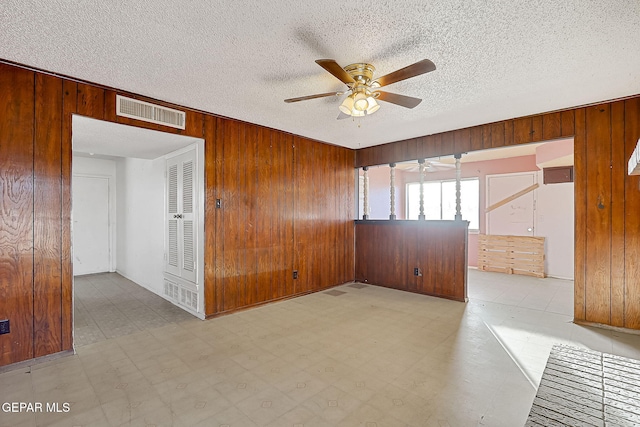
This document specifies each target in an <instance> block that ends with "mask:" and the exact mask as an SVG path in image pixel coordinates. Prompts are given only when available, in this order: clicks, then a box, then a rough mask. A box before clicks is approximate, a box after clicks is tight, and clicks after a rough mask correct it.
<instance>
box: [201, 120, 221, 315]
mask: <svg viewBox="0 0 640 427" xmlns="http://www.w3.org/2000/svg"><path fill="white" fill-rule="evenodd" d="M204 138H205V145H204V197H205V199H204V217H205V226H204V233H205V234H204V307H205V315H207V316H208V315H211V314H214V313H215V312H216V311H217V309H216V307H217V304H216V303H217V302H216V291H215V290H216V284H217V271H216V268H215V266H216V265H217V259H218V258H217V254H218V244H219V243H221V242H219V241H218V236H219V233H220V231H221V230H219V229H218V228H217V227H216V225H217V224H218V225H219V224H220V223H219V222H218V221H219V216H218V209H216V198H217V194H216V183H217V182H219V181H218V180H219V179H220V175H218V172H219V170H218V169H219V168H218V162H217V159H216V144H215V141H216V119H215V117H212V116H207V117H206V119H205V130H204ZM219 226H220V225H219Z"/></svg>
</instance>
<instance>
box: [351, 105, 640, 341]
mask: <svg viewBox="0 0 640 427" xmlns="http://www.w3.org/2000/svg"><path fill="white" fill-rule="evenodd" d="M571 136H573V137H574V146H575V154H574V155H575V167H574V170H575V183H574V188H575V282H574V283H575V288H574V290H575V297H574V319H575V321H577V322H582V323H594V324H603V325H609V326H615V327H623V328H630V329H640V280H638V278H639V277H640V262H639V261H640V178H639V177H638V176H629V175H627V172H626V168H627V161H628V159H629V157H630V156H631V153H632V152H633V149H634V147H635V145H636V143H637V142H638V139H639V138H640V96H635V97H631V98H628V99H625V100H620V101H615V102H605V103H602V104H599V105H593V106H588V107H580V108H575V109H570V110H566V111H560V112H553V113H546V114H540V115H536V116H530V117H522V118H516V119H512V120H505V121H502V122H497V123H490V124H486V125H481V126H475V127H472V128H467V129H460V130H456V131H451V132H445V133H441V134H436V135H429V136H425V137H420V138H413V139H409V140H404V141H399V142H395V143H391V144H385V145H380V146H375V147H369V148H364V149H360V150H358V151H357V153H356V165H357V166H358V167H360V166H372V165H376V164H385V163H391V162H398V161H403V160H412V159H418V158H428V157H433V156H439V155H448V154H454V153H464V152H468V151H474V150H481V149H485V148H495V147H504V146H509V145H515V144H523V143H529V142H541V141H545V140H552V139H557V138H563V137H571Z"/></svg>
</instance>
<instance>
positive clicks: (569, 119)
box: [560, 110, 576, 137]
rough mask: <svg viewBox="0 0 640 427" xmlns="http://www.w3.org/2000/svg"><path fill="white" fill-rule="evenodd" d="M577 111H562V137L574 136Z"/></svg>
mask: <svg viewBox="0 0 640 427" xmlns="http://www.w3.org/2000/svg"><path fill="white" fill-rule="evenodd" d="M575 116H576V110H568V111H562V112H561V113H560V129H561V132H560V136H563V137H564V136H573V135H574V134H575V133H576V130H575Z"/></svg>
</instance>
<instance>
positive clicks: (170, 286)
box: [164, 279, 178, 301]
mask: <svg viewBox="0 0 640 427" xmlns="http://www.w3.org/2000/svg"><path fill="white" fill-rule="evenodd" d="M164 295H165V296H167V297H169V298H171V299H172V300H175V301H178V285H177V284H175V283H173V282H170V281H168V280H167V279H165V280H164Z"/></svg>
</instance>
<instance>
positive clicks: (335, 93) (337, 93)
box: [284, 92, 342, 103]
mask: <svg viewBox="0 0 640 427" xmlns="http://www.w3.org/2000/svg"><path fill="white" fill-rule="evenodd" d="M339 95H342V92H327V93H318V94H315V95H308V96H300V97H298V98H289V99H285V100H284V102H287V103H290V102H298V101H306V100H307V99H316V98H326V97H328V96H339Z"/></svg>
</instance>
